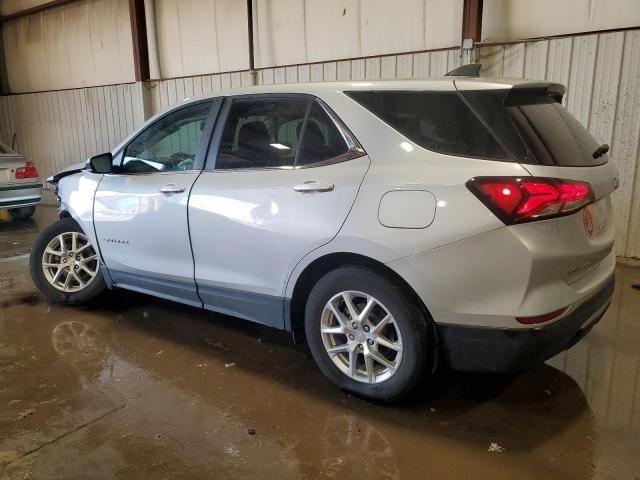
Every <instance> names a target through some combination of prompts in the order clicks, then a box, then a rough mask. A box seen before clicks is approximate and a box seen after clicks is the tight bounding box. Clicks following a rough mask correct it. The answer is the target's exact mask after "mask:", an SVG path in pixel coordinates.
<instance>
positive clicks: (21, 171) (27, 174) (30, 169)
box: [16, 162, 38, 180]
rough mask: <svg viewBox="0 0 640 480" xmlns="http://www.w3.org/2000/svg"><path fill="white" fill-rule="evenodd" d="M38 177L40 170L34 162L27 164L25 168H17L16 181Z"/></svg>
mask: <svg viewBox="0 0 640 480" xmlns="http://www.w3.org/2000/svg"><path fill="white" fill-rule="evenodd" d="M37 176H38V169H37V168H36V166H35V165H34V164H33V162H27V163H25V165H24V167H18V168H16V180H22V179H25V178H36V177H37Z"/></svg>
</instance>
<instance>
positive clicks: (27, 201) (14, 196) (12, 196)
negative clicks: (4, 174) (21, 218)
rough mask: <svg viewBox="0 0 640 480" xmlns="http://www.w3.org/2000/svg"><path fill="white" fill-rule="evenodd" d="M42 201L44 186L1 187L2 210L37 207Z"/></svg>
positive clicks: (0, 203)
mask: <svg viewBox="0 0 640 480" xmlns="http://www.w3.org/2000/svg"><path fill="white" fill-rule="evenodd" d="M41 199H42V185H40V184H39V183H36V184H29V185H9V186H2V187H0V208H20V207H28V206H31V205H37V204H38V203H40V200H41Z"/></svg>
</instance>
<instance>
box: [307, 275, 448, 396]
mask: <svg viewBox="0 0 640 480" xmlns="http://www.w3.org/2000/svg"><path fill="white" fill-rule="evenodd" d="M305 330H306V336H307V342H308V343H309V348H310V350H311V353H312V355H313V357H314V359H315V361H316V363H317V364H318V366H319V367H320V369H321V370H322V372H323V373H324V374H325V375H326V376H327V377H328V378H329V379H330V380H331V381H332V382H333V383H335V384H336V385H337V386H338V387H340V388H342V389H343V390H346V391H348V392H351V393H354V394H356V395H359V396H362V397H365V398H368V399H371V400H375V401H379V402H392V401H395V400H398V399H400V398H402V397H404V396H406V395H408V394H409V393H410V392H411V391H412V390H414V389H415V388H416V387H417V386H418V385H419V384H420V382H421V381H422V380H423V379H425V377H426V375H427V374H429V373H430V372H432V371H433V367H434V365H435V361H436V358H437V355H436V353H437V352H436V341H435V330H434V328H433V321H432V320H431V318H430V317H429V315H428V313H427V312H426V311H424V308H421V305H419V304H418V302H417V300H416V299H415V298H413V295H411V294H410V293H409V292H405V291H404V290H403V289H402V288H400V287H399V286H398V285H397V284H395V283H394V282H393V281H392V280H391V279H389V278H387V277H385V276H383V275H380V274H379V273H378V272H376V271H374V270H371V269H367V268H363V267H357V266H347V267H342V268H339V269H337V270H334V271H333V272H330V273H328V274H327V275H325V276H324V277H322V278H321V279H320V280H319V281H318V283H317V284H316V285H315V287H314V288H313V290H312V291H311V294H310V295H309V299H308V301H307V306H306V311H305Z"/></svg>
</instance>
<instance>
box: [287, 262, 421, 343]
mask: <svg viewBox="0 0 640 480" xmlns="http://www.w3.org/2000/svg"><path fill="white" fill-rule="evenodd" d="M347 265H355V266H360V267H367V268H370V269H373V270H375V271H376V272H378V273H380V274H382V275H384V276H386V277H389V278H390V279H392V280H393V281H394V282H395V283H397V284H399V285H401V286H402V287H403V289H406V291H407V292H409V295H410V296H411V297H412V298H413V300H414V301H415V302H416V303H417V305H418V306H419V307H420V308H422V309H423V310H424V311H425V313H426V314H427V315H429V316H430V314H429V310H428V308H427V306H426V305H425V304H424V302H423V301H422V299H421V298H420V296H419V295H418V294H417V293H416V291H415V290H414V289H413V287H411V285H409V283H408V282H407V281H406V280H405V279H404V278H402V277H401V276H400V275H399V274H398V273H397V272H395V271H394V270H393V269H391V268H390V267H388V266H387V265H385V264H384V263H382V262H380V261H379V260H375V259H373V258H371V257H368V256H366V255H362V254H358V253H352V252H334V253H329V254H326V255H323V256H321V257H319V258H316V259H315V260H313V261H312V262H311V263H309V265H307V266H306V267H305V268H304V270H302V272H301V273H300V275H298V277H297V278H296V280H295V285H294V287H293V290H292V294H291V298H290V299H288V301H287V304H286V305H285V329H286V330H288V331H290V332H291V334H292V336H293V340H294V342H295V343H300V342H302V341H303V340H304V338H305V334H304V311H305V307H306V300H307V298H308V297H309V293H310V292H311V289H312V288H313V286H314V285H315V284H316V282H317V281H318V280H319V279H320V278H322V277H323V276H324V275H326V274H327V273H329V272H331V271H332V270H335V269H337V268H340V267H344V266H347Z"/></svg>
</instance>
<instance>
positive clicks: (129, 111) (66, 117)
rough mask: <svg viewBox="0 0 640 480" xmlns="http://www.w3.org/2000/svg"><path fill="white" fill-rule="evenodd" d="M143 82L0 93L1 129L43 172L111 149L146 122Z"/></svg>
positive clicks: (49, 171)
mask: <svg viewBox="0 0 640 480" xmlns="http://www.w3.org/2000/svg"><path fill="white" fill-rule="evenodd" d="M143 88H144V87H143V86H142V84H140V83H137V84H136V83H127V84H122V85H114V86H109V87H93V88H83V89H75V90H62V91H57V92H45V93H29V94H24V95H11V96H7V97H0V133H1V138H2V141H3V142H4V143H6V144H7V145H11V143H12V139H13V136H14V132H15V148H16V149H17V150H18V151H19V152H21V153H24V154H25V155H26V156H27V157H28V158H30V159H32V160H33V161H34V162H35V163H36V165H37V167H38V169H39V170H40V173H41V175H42V176H48V175H51V174H53V173H55V172H57V171H59V170H61V169H62V168H64V167H66V166H69V165H73V164H74V163H78V162H82V161H84V160H85V159H86V158H87V157H89V156H91V155H95V154H97V153H101V152H107V151H109V150H111V148H112V147H114V146H115V145H116V144H117V143H118V142H120V141H121V140H122V139H123V138H125V137H126V136H127V135H128V134H129V133H130V132H131V131H132V130H134V129H136V128H137V127H139V126H140V125H142V124H143V123H144V114H143V109H142V105H143V103H142V89H143Z"/></svg>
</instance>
